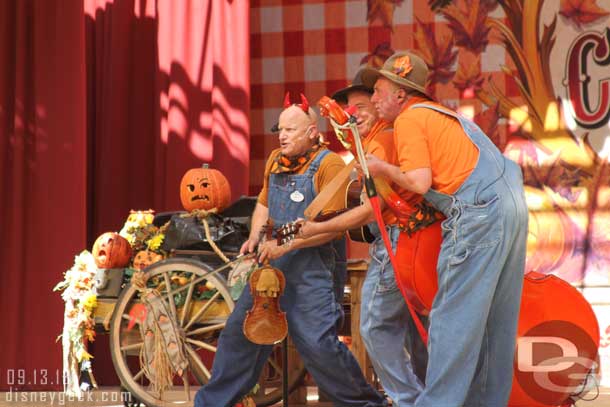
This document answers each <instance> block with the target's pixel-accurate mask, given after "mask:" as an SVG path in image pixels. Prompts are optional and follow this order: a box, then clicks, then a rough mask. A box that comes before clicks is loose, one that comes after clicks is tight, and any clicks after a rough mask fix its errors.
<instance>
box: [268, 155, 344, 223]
mask: <svg viewBox="0 0 610 407" xmlns="http://www.w3.org/2000/svg"><path fill="white" fill-rule="evenodd" d="M324 150H325V148H321V149H320V150H319V151H318V152H317V153H316V154H315V155H314V156H312V157H311V160H309V162H308V163H306V164H305V165H303V167H302V168H301V169H300V170H299V171H297V172H296V174H304V173H305V171H307V169H308V168H309V166H310V165H311V162H312V161H313V160H314V158H315V157H317V156H318V154H320V153H321V152H322V151H324ZM278 154H280V149H279V148H278V149H275V150H273V151H272V152H271V154H270V155H269V159H268V160H267V164H265V176H264V179H263V189H261V192H260V193H259V194H258V202H259V203H260V204H261V205H264V206H266V207H269V205H268V199H267V198H268V195H269V175H270V174H271V164H273V161H274V159H275V157H276V156H277V155H278ZM343 167H345V163H344V162H343V159H341V157H340V156H339V155H338V154H336V153H333V152H330V153H329V154H327V155H326V157H324V158H323V159H322V161H321V162H320V167H319V168H318V171H317V172H316V174H315V175H314V178H313V185H314V189H315V192H316V194H317V193H318V192H320V191H321V190H322V188H324V186H325V185H326V184H328V183H329V182H330V181H331V180H332V179H333V178H334V177H335V176H336V175H337V174H338V173H339V171H341V170H342V169H343ZM347 182H348V180H346V181H345V185H344V186H343V187H342V188H341V189H340V190H342V191H345V190H346V189H347ZM344 208H345V195H344V194H335V196H334V197H333V198H332V199H331V200H330V202H328V204H326V207H325V208H324V209H323V210H322V213H327V212H332V211H338V210H341V209H344Z"/></svg>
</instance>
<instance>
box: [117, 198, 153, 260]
mask: <svg viewBox="0 0 610 407" xmlns="http://www.w3.org/2000/svg"><path fill="white" fill-rule="evenodd" d="M154 218H155V211H154V210H152V209H149V210H147V211H134V210H131V211H130V212H129V216H128V217H127V220H126V221H125V224H124V225H123V228H122V229H121V231H120V232H119V234H120V235H121V236H123V237H124V238H125V239H127V241H128V242H129V244H130V245H131V248H132V249H133V252H134V253H137V252H138V251H140V250H146V249H147V243H146V242H147V241H148V240H149V239H151V237H152V236H154V235H156V234H157V233H158V232H159V228H158V227H156V226H155V225H154V224H153V220H154Z"/></svg>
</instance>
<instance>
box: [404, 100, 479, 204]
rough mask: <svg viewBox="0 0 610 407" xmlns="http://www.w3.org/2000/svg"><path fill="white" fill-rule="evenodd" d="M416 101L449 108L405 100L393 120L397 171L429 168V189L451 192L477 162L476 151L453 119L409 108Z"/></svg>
mask: <svg viewBox="0 0 610 407" xmlns="http://www.w3.org/2000/svg"><path fill="white" fill-rule="evenodd" d="M416 103H426V104H429V105H432V106H436V107H439V108H441V109H443V110H449V109H447V108H446V107H444V106H442V105H440V104H438V103H436V102H432V101H429V100H427V99H423V98H418V97H413V98H411V99H410V100H409V101H408V102H407V104H406V105H405V107H404V108H403V110H402V112H401V113H400V114H399V115H398V117H397V118H396V120H395V121H394V143H395V145H396V151H397V154H398V161H399V164H400V170H401V171H403V172H404V171H411V170H415V169H418V168H430V169H431V170H432V189H434V190H436V191H439V192H443V193H446V194H453V193H455V192H456V191H457V190H458V189H459V188H460V186H461V185H462V183H463V182H464V181H465V180H466V178H468V176H469V175H470V173H471V172H472V170H473V169H474V167H475V166H476V165H477V162H478V159H479V150H478V148H477V146H476V145H475V144H474V143H473V142H472V141H471V140H470V138H468V136H467V135H466V134H465V133H464V130H463V129H462V126H461V125H460V123H459V121H458V120H457V119H455V118H453V117H451V116H448V115H446V114H443V113H439V112H437V111H435V110H432V109H427V108H415V109H411V108H410V107H411V106H413V105H414V104H416Z"/></svg>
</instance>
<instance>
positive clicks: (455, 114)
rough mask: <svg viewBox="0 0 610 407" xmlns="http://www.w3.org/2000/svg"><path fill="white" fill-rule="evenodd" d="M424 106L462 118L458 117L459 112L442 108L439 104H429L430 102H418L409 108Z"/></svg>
mask: <svg viewBox="0 0 610 407" xmlns="http://www.w3.org/2000/svg"><path fill="white" fill-rule="evenodd" d="M422 107H424V108H427V109H432V110H436V111H437V112H439V113H444V114H446V115H449V116H452V117H455V118H456V119H458V120H459V119H460V118H459V117H458V114H457V113H455V112H452V111H450V110H445V109H443V108H440V107H438V106H432V105H429V104H426V103H417V104H415V105H413V106H411V107H410V108H409V109H417V108H422Z"/></svg>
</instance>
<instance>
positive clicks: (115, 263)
mask: <svg viewBox="0 0 610 407" xmlns="http://www.w3.org/2000/svg"><path fill="white" fill-rule="evenodd" d="M92 254H93V259H94V260H95V264H96V265H97V266H98V267H99V268H102V269H115V268H121V267H127V265H128V264H129V260H131V246H130V245H129V242H128V241H127V239H125V238H124V237H122V236H121V235H119V234H118V233H115V232H106V233H103V234H102V235H100V237H98V238H97V239H96V241H95V243H94V244H93V251H92Z"/></svg>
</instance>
